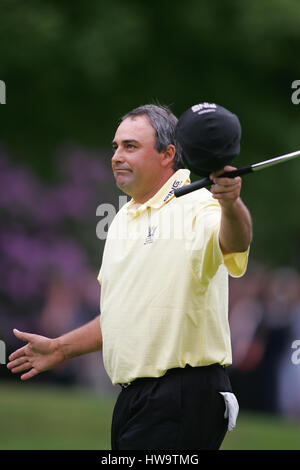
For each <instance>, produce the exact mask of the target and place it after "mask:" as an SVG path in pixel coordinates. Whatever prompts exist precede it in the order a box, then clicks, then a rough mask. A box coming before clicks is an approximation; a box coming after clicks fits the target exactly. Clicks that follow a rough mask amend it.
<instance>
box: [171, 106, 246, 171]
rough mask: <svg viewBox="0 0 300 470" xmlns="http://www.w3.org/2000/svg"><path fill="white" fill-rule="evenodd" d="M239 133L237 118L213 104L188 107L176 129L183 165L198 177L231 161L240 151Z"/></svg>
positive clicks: (239, 127)
mask: <svg viewBox="0 0 300 470" xmlns="http://www.w3.org/2000/svg"><path fill="white" fill-rule="evenodd" d="M241 132H242V130H241V124H240V121H239V119H238V117H237V116H236V115H235V114H233V113H231V112H230V111H228V110H227V109H226V108H223V107H222V106H219V105H217V104H215V103H200V104H196V105H194V106H192V107H191V108H189V109H188V110H187V111H185V112H184V113H183V114H182V115H181V116H180V118H179V119H178V122H177V125H176V131H175V133H176V139H177V141H178V142H179V144H180V145H181V147H182V150H183V160H184V163H185V165H186V167H187V168H188V169H189V170H191V171H192V172H193V173H196V174H197V175H201V176H208V175H209V174H210V173H211V172H212V171H217V170H220V169H222V168H223V167H224V166H225V165H229V164H231V163H232V161H233V159H234V158H235V157H236V156H237V155H238V154H239V153H240V139H241Z"/></svg>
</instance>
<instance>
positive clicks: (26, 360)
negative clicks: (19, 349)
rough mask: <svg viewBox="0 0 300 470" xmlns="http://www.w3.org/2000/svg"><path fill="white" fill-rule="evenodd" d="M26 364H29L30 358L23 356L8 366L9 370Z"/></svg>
mask: <svg viewBox="0 0 300 470" xmlns="http://www.w3.org/2000/svg"><path fill="white" fill-rule="evenodd" d="M24 362H28V357H27V356H22V357H19V358H18V359H15V360H14V361H11V362H9V363H8V364H7V368H8V369H13V368H14V367H17V366H20V365H21V364H24Z"/></svg>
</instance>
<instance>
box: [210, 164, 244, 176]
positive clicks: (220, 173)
mask: <svg viewBox="0 0 300 470" xmlns="http://www.w3.org/2000/svg"><path fill="white" fill-rule="evenodd" d="M236 169H237V168H236V167H234V166H230V165H226V166H224V168H222V169H221V170H218V171H213V172H212V173H211V174H210V175H209V178H210V179H213V178H216V177H218V176H220V175H222V174H223V173H226V172H227V171H233V170H236Z"/></svg>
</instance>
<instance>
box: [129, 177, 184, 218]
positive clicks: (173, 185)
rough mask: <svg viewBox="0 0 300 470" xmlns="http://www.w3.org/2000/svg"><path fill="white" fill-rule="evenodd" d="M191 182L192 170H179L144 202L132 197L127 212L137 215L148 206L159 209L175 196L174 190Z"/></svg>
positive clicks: (133, 215)
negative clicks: (141, 202)
mask: <svg viewBox="0 0 300 470" xmlns="http://www.w3.org/2000/svg"><path fill="white" fill-rule="evenodd" d="M189 183H190V171H189V170H186V169H180V170H177V171H176V172H175V173H173V175H172V176H171V177H170V178H169V179H168V181H166V182H165V184H164V185H163V186H162V187H161V188H160V189H159V190H158V191H157V193H156V194H154V196H153V197H152V198H150V199H148V201H146V202H144V203H143V204H137V203H136V202H135V201H134V199H131V200H130V201H129V203H128V206H127V213H128V214H130V215H131V216H132V217H137V216H139V215H140V214H142V213H143V212H144V211H146V210H147V208H148V207H152V208H155V209H159V208H160V207H162V206H163V205H164V204H166V203H167V202H169V201H170V200H171V199H173V197H174V190H175V189H177V188H180V187H181V186H185V185H186V184H189Z"/></svg>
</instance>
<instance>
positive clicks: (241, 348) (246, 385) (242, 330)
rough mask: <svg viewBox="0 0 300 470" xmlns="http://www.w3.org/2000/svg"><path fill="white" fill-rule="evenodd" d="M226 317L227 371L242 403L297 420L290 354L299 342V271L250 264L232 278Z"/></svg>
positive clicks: (297, 374) (296, 375)
mask: <svg viewBox="0 0 300 470" xmlns="http://www.w3.org/2000/svg"><path fill="white" fill-rule="evenodd" d="M229 321H230V327H231V336H232V353H233V365H232V366H230V368H229V373H230V377H231V381H232V384H233V387H234V390H235V392H236V394H237V396H238V399H239V402H240V404H241V406H243V407H244V408H249V409H255V410H260V411H265V412H272V413H280V414H282V415H284V416H287V417H291V418H300V363H299V364H298V363H297V362H299V361H297V360H295V358H296V359H297V354H294V356H293V353H295V349H294V346H293V343H294V342H295V341H297V340H300V275H299V272H298V271H297V270H296V269H294V268H291V267H280V268H277V269H269V270H268V269H266V268H265V267H264V266H262V265H260V264H257V263H253V262H252V263H251V262H250V264H249V267H248V270H247V273H246V275H245V276H244V277H242V278H240V279H230V308H229ZM299 344H300V342H299ZM298 357H300V354H299V356H298Z"/></svg>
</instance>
